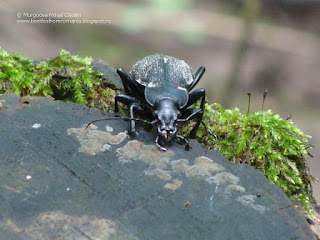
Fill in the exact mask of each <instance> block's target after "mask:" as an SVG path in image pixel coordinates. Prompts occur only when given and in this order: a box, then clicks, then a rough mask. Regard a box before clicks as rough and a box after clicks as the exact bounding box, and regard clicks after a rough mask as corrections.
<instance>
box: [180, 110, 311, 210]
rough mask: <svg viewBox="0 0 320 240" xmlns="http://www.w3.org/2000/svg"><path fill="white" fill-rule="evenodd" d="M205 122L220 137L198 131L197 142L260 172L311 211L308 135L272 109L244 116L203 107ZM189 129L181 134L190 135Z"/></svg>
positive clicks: (234, 111)
mask: <svg viewBox="0 0 320 240" xmlns="http://www.w3.org/2000/svg"><path fill="white" fill-rule="evenodd" d="M214 106H215V107H216V110H215V109H214ZM204 122H205V123H206V124H207V126H208V128H209V129H210V130H211V131H212V132H214V133H215V134H217V135H218V136H220V137H219V138H218V139H215V138H214V137H212V136H211V135H208V134H207V132H206V131H205V129H204V128H201V129H200V131H198V136H197V137H198V139H199V141H202V142H204V143H205V144H207V145H208V146H209V147H210V148H213V149H215V150H217V151H219V152H220V153H221V154H222V155H224V156H226V157H227V158H228V159H229V160H230V161H231V162H234V163H247V164H249V165H251V166H253V167H254V168H256V169H258V170H260V171H261V172H262V173H263V174H264V175H265V176H266V177H267V178H268V179H269V180H270V182H272V183H274V184H276V185H278V186H279V187H281V188H282V189H283V190H284V192H285V193H286V194H287V195H288V196H289V197H291V199H292V200H298V201H299V202H300V203H301V204H302V205H303V206H304V207H305V208H306V209H307V210H308V211H309V212H310V207H309V203H310V202H311V201H312V200H313V197H312V192H311V182H312V181H314V178H313V177H312V176H311V175H310V173H309V168H308V165H307V163H306V156H307V155H308V152H307V149H308V148H310V145H309V144H308V138H310V136H308V135H305V134H304V133H303V132H302V131H301V130H300V129H298V128H297V127H296V126H295V125H294V124H293V122H292V121H290V120H285V119H283V118H281V117H280V116H279V115H277V114H274V113H273V112H272V111H271V110H268V111H265V112H261V111H260V112H256V113H252V114H248V115H244V114H242V113H241V112H240V111H239V109H238V108H235V109H232V110H230V109H224V108H222V106H221V105H219V104H214V105H209V104H206V109H205V114H204ZM190 127H191V126H189V127H186V128H185V129H184V132H185V133H187V132H189V131H190Z"/></svg>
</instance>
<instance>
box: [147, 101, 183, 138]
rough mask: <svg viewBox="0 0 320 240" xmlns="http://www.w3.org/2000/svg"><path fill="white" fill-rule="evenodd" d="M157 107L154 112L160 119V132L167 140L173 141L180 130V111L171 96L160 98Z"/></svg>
mask: <svg viewBox="0 0 320 240" xmlns="http://www.w3.org/2000/svg"><path fill="white" fill-rule="evenodd" d="M155 107H156V110H155V111H154V112H153V114H154V115H155V118H157V120H158V134H159V136H160V137H161V138H162V139H163V140H164V141H165V142H171V141H172V140H173V139H174V138H175V136H176V134H177V131H178V122H177V120H178V117H179V116H180V111H179V110H178V108H177V106H176V104H175V103H174V101H173V100H172V99H171V98H163V99H161V100H159V101H158V102H157V103H156V105H155Z"/></svg>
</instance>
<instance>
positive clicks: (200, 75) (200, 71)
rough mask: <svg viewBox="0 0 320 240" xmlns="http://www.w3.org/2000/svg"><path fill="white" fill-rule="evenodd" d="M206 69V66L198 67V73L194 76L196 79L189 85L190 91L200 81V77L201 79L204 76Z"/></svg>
mask: <svg viewBox="0 0 320 240" xmlns="http://www.w3.org/2000/svg"><path fill="white" fill-rule="evenodd" d="M205 71H206V68H205V67H200V68H199V69H198V71H197V72H196V74H195V76H194V81H193V82H192V83H191V84H190V86H189V87H188V91H189V92H190V91H191V90H192V89H193V88H194V87H195V86H196V85H197V83H198V82H199V81H200V79H201V77H202V75H203V74H204V72H205Z"/></svg>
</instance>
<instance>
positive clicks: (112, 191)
mask: <svg viewBox="0 0 320 240" xmlns="http://www.w3.org/2000/svg"><path fill="white" fill-rule="evenodd" d="M0 102H1V105H2V107H1V110H0V122H1V124H0V134H1V136H2V137H1V138H0V155H1V159H0V168H1V173H0V198H1V201H0V213H1V218H0V239H18V240H19V239H90V238H91V239H218V240H224V239H240V240H242V239H248V240H251V239H252V240H256V239H261V240H264V239H266V240H267V239H268V240H269V239H283V240H287V239H301V240H304V239H306V240H307V239H308V240H309V239H315V238H314V235H313V234H312V232H311V231H310V229H309V226H308V224H307V222H306V221H305V219H304V218H303V217H302V216H301V215H300V214H299V213H298V212H296V210H295V209H294V208H293V207H290V205H291V202H290V200H289V199H288V198H287V197H286V196H285V195H284V194H283V192H282V191H281V190H280V189H279V188H277V187H276V186H274V185H271V184H270V183H269V182H268V181H267V179H265V177H264V176H263V175H262V174H261V173H259V172H257V171H256V170H254V169H252V168H251V167H249V166H247V165H236V164H231V163H229V162H227V161H226V160H225V158H224V157H222V156H221V155H220V154H218V153H216V152H212V151H207V150H205V149H203V148H202V147H201V146H200V145H199V144H198V143H197V142H196V141H191V142H190V144H191V146H192V149H191V150H190V151H185V150H184V147H183V146H180V145H177V144H175V143H173V144H172V145H169V146H168V152H167V153H163V152H161V151H159V150H158V149H157V148H156V147H155V146H154V145H155V144H154V139H155V136H154V135H153V134H152V133H147V132H145V131H143V130H142V129H141V128H139V127H138V129H137V130H138V133H139V135H138V136H137V137H136V138H135V139H131V138H128V137H125V138H123V137H120V138H119V137H117V136H122V135H123V134H121V133H125V131H126V130H127V127H128V125H127V123H126V122H114V121H110V122H99V124H98V123H97V124H96V126H97V127H96V128H95V129H89V130H88V132H87V135H84V134H85V132H84V130H83V128H84V126H85V124H87V123H89V122H90V121H92V120H94V119H99V118H102V117H105V115H103V114H102V113H101V112H99V111H94V110H89V109H87V108H86V107H84V106H80V105H75V104H71V103H62V102H59V101H52V100H49V99H45V98H30V99H29V101H28V103H22V102H20V101H19V97H18V96H14V95H2V96H0ZM35 124H37V125H35ZM34 126H37V127H34ZM70 129H71V130H70ZM91 131H92V132H91ZM68 133H69V134H68ZM91 133H92V135H91ZM106 133H109V134H106ZM93 136H96V138H95V137H93ZM100 136H103V137H100ZM114 138H115V139H114ZM120 140H121V141H120ZM90 141H91V143H90ZM93 141H96V142H95V143H96V144H99V147H97V148H94V149H93V150H92V152H94V153H95V154H90V152H86V151H82V150H81V146H82V144H88V146H90V144H92V143H93ZM88 142H89V143H88ZM102 143H103V144H102ZM101 144H102V145H101ZM104 144H109V145H110V147H109V148H108V149H106V150H104V151H101V150H102V149H104V148H103V145H104ZM101 146H102V147H101ZM84 149H86V148H84ZM134 150H137V152H138V154H136V153H134ZM92 152H91V153H92ZM258 196H259V197H258ZM94 229H95V230H94ZM39 236H40V237H41V238H39Z"/></svg>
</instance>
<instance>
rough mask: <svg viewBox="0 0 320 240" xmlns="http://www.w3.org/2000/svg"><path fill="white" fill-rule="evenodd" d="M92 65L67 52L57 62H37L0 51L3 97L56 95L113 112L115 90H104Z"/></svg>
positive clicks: (0, 76)
mask: <svg viewBox="0 0 320 240" xmlns="http://www.w3.org/2000/svg"><path fill="white" fill-rule="evenodd" d="M91 63H92V58H90V57H84V58H80V57H78V56H74V55H71V54H70V53H69V52H67V51H65V50H61V52H60V55H59V56H57V57H55V58H53V59H47V60H44V61H40V62H37V63H34V62H33V61H32V60H29V59H26V58H24V57H22V56H21V55H18V54H15V55H11V54H9V53H7V52H6V51H4V50H2V49H1V48H0V94H1V93H15V94H18V95H20V96H27V95H28V96H52V97H53V98H55V99H57V100H63V101H71V102H74V103H81V104H86V105H88V106H90V107H96V108H98V109H102V110H105V111H109V110H110V109H111V107H112V106H113V99H114V96H115V91H114V90H112V89H110V88H103V87H102V86H103V84H101V81H102V80H101V78H100V77H101V75H102V74H101V73H99V72H93V71H92V67H91Z"/></svg>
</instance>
